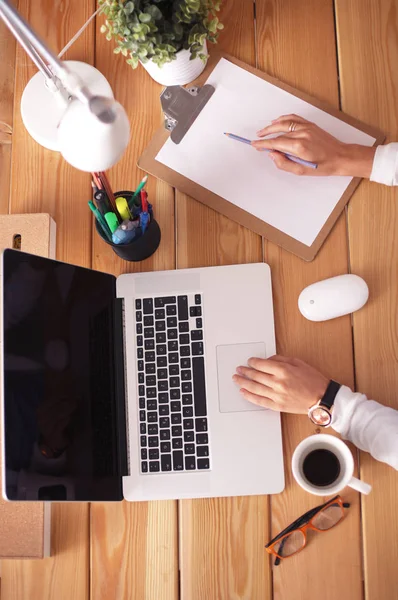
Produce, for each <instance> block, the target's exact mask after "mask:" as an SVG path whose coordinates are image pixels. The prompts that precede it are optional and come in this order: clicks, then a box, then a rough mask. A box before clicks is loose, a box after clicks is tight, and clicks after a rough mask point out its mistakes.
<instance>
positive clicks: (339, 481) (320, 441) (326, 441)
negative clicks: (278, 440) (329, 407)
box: [292, 433, 372, 496]
mask: <svg viewBox="0 0 398 600" xmlns="http://www.w3.org/2000/svg"><path fill="white" fill-rule="evenodd" d="M318 449H322V450H329V451H330V452H332V453H333V454H334V455H335V456H336V457H337V459H338V461H339V463H340V473H339V475H338V476H337V478H336V480H335V481H333V483H331V484H330V485H326V486H325V485H323V486H320V485H316V484H314V483H312V482H310V481H309V480H308V479H307V477H306V476H305V474H304V471H303V463H304V460H305V458H306V457H307V456H308V454H310V452H312V451H313V450H318ZM292 471H293V476H294V478H295V480H296V481H297V483H298V484H299V485H300V486H301V487H302V488H303V489H304V490H306V491H307V492H309V493H310V494H315V495H316V496H334V495H335V494H338V493H339V492H341V490H342V489H343V488H345V487H346V486H347V485H348V486H349V487H352V488H353V489H354V490H357V491H358V492H361V493H362V494H369V493H370V491H371V489H372V486H371V485H369V484H368V483H365V482H364V481H361V480H360V479H357V478H356V477H353V472H354V459H353V456H352V454H351V451H350V449H349V448H348V446H347V445H346V444H345V443H344V442H343V441H342V440H340V439H339V438H336V437H334V436H333V435H328V434H324V433H320V434H318V435H311V436H310V437H307V438H306V439H305V440H303V441H302V442H300V443H299V445H298V446H297V448H296V449H295V451H294V453H293V457H292Z"/></svg>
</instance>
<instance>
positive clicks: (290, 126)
mask: <svg viewBox="0 0 398 600" xmlns="http://www.w3.org/2000/svg"><path fill="white" fill-rule="evenodd" d="M296 125H297V123H295V122H294V121H292V122H291V123H290V125H289V131H290V132H291V133H292V132H293V131H295V129H296Z"/></svg>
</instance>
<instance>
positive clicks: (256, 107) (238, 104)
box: [156, 59, 375, 246]
mask: <svg viewBox="0 0 398 600" xmlns="http://www.w3.org/2000/svg"><path fill="white" fill-rule="evenodd" d="M207 83H210V84H212V85H213V86H214V87H215V88H216V91H215V93H214V94H213V96H212V98H211V99H210V100H209V102H208V103H207V105H206V106H205V108H204V109H203V110H202V112H201V114H200V115H199V117H198V118H197V120H196V121H195V123H194V124H193V126H192V127H191V128H190V130H189V131H188V133H187V134H186V135H185V136H184V139H183V140H182V142H181V143H180V144H178V145H177V144H174V143H173V142H172V141H171V140H170V139H169V140H168V141H167V142H166V144H165V145H164V146H163V147H162V148H161V150H160V152H159V153H158V155H157V157H156V160H158V161H159V162H161V163H163V164H165V165H167V166H168V167H170V168H171V169H173V170H175V171H177V172H178V173H180V174H182V175H184V176H185V177H187V178H189V179H190V180H192V181H194V182H195V183H198V184H199V185H201V186H202V187H204V188H206V189H208V190H210V191H212V192H214V193H216V194H218V195H219V196H221V197H222V198H225V199H226V200H228V201H229V202H231V203H233V204H235V205H236V206H239V207H240V208H243V209H244V210H246V211H247V212H249V213H251V214H253V215H254V216H256V217H258V218H259V219H261V220H262V221H265V222H266V223H268V224H269V225H272V226H273V227H276V228H277V229H279V230H280V231H282V232H284V233H286V234H288V235H290V236H291V237H293V238H295V239H296V240H298V241H300V242H302V243H304V244H306V245H307V246H311V245H312V243H313V242H314V240H315V238H316V237H317V235H318V233H319V232H320V230H321V229H322V227H323V225H324V223H325V221H326V220H327V219H328V217H329V215H330V214H331V213H332V212H333V209H334V207H335V206H336V204H337V202H338V201H339V199H340V198H341V196H342V195H343V193H344V191H345V189H346V188H347V186H348V184H349V183H350V181H351V178H350V177H297V176H295V175H291V174H289V173H285V172H282V171H278V170H277V169H276V167H275V165H274V164H273V163H272V161H271V160H270V159H269V158H268V155H267V153H261V152H257V151H256V150H254V148H251V147H250V146H248V145H246V144H242V143H240V142H236V141H234V140H232V139H229V138H227V137H226V136H225V135H224V132H225V131H228V132H231V133H235V134H237V135H240V136H243V137H247V138H249V139H255V138H256V131H258V130H259V129H261V128H262V127H265V126H266V125H267V124H269V123H270V121H271V120H272V119H276V118H277V117H279V116H280V115H283V114H290V113H295V114H298V115H301V116H302V117H304V118H306V119H308V120H310V121H313V122H315V123H316V124H317V125H319V126H320V127H322V128H323V129H325V130H326V131H329V132H330V133H331V134H332V135H334V136H335V137H337V138H338V139H340V140H342V141H343V142H348V143H353V144H363V145H367V146H371V145H372V144H373V143H374V141H375V139H374V138H372V137H371V136H370V135H367V134H366V133H363V132H362V131H359V130H358V129H355V127H352V126H351V125H348V124H347V123H344V122H343V121H340V120H339V119H337V118H335V117H333V116H332V115H330V114H328V113H326V112H324V111H322V110H320V109H318V108H315V107H314V106H312V105H311V104H308V103H307V102H304V100H301V99H299V98H296V97H295V96H292V95H291V94H289V93H288V92H285V91H284V90H281V89H280V88H278V87H275V86H274V85H272V84H270V83H268V82H267V81H264V80H263V79H260V78H258V77H256V76H255V75H252V74H251V73H249V72H247V71H245V70H244V69H241V68H240V67H238V66H236V65H234V64H233V63H231V62H229V61H227V60H226V59H221V60H220V62H219V63H218V65H217V66H216V68H215V69H214V70H213V72H212V74H211V75H210V77H209V78H208V80H207Z"/></svg>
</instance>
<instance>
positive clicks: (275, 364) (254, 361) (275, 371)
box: [247, 357, 283, 377]
mask: <svg viewBox="0 0 398 600" xmlns="http://www.w3.org/2000/svg"><path fill="white" fill-rule="evenodd" d="M247 364H248V365H249V367H251V368H252V369H256V370H257V371H262V372H263V373H267V374H268V375H273V376H276V377H279V376H280V375H281V374H282V373H283V365H282V364H281V361H277V360H274V357H271V358H257V357H252V358H249V360H248V361H247Z"/></svg>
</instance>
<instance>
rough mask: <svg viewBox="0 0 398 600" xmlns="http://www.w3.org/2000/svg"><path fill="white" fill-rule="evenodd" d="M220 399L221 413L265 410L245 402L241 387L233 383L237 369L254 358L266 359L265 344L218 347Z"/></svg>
mask: <svg viewBox="0 0 398 600" xmlns="http://www.w3.org/2000/svg"><path fill="white" fill-rule="evenodd" d="M216 351H217V373H218V398H219V402H220V412H222V413H226V412H246V411H247V410H265V409H264V408H261V407H260V406H258V405H257V404H252V403H251V402H248V401H247V400H245V399H244V398H243V397H242V395H241V394H240V393H239V386H237V385H236V383H234V382H233V381H232V375H234V374H235V373H236V367H239V365H242V366H244V365H247V361H248V359H249V358H251V357H252V356H255V357H257V358H265V357H266V354H265V344H264V342H256V343H252V344H231V345H228V346H217V349H216Z"/></svg>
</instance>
